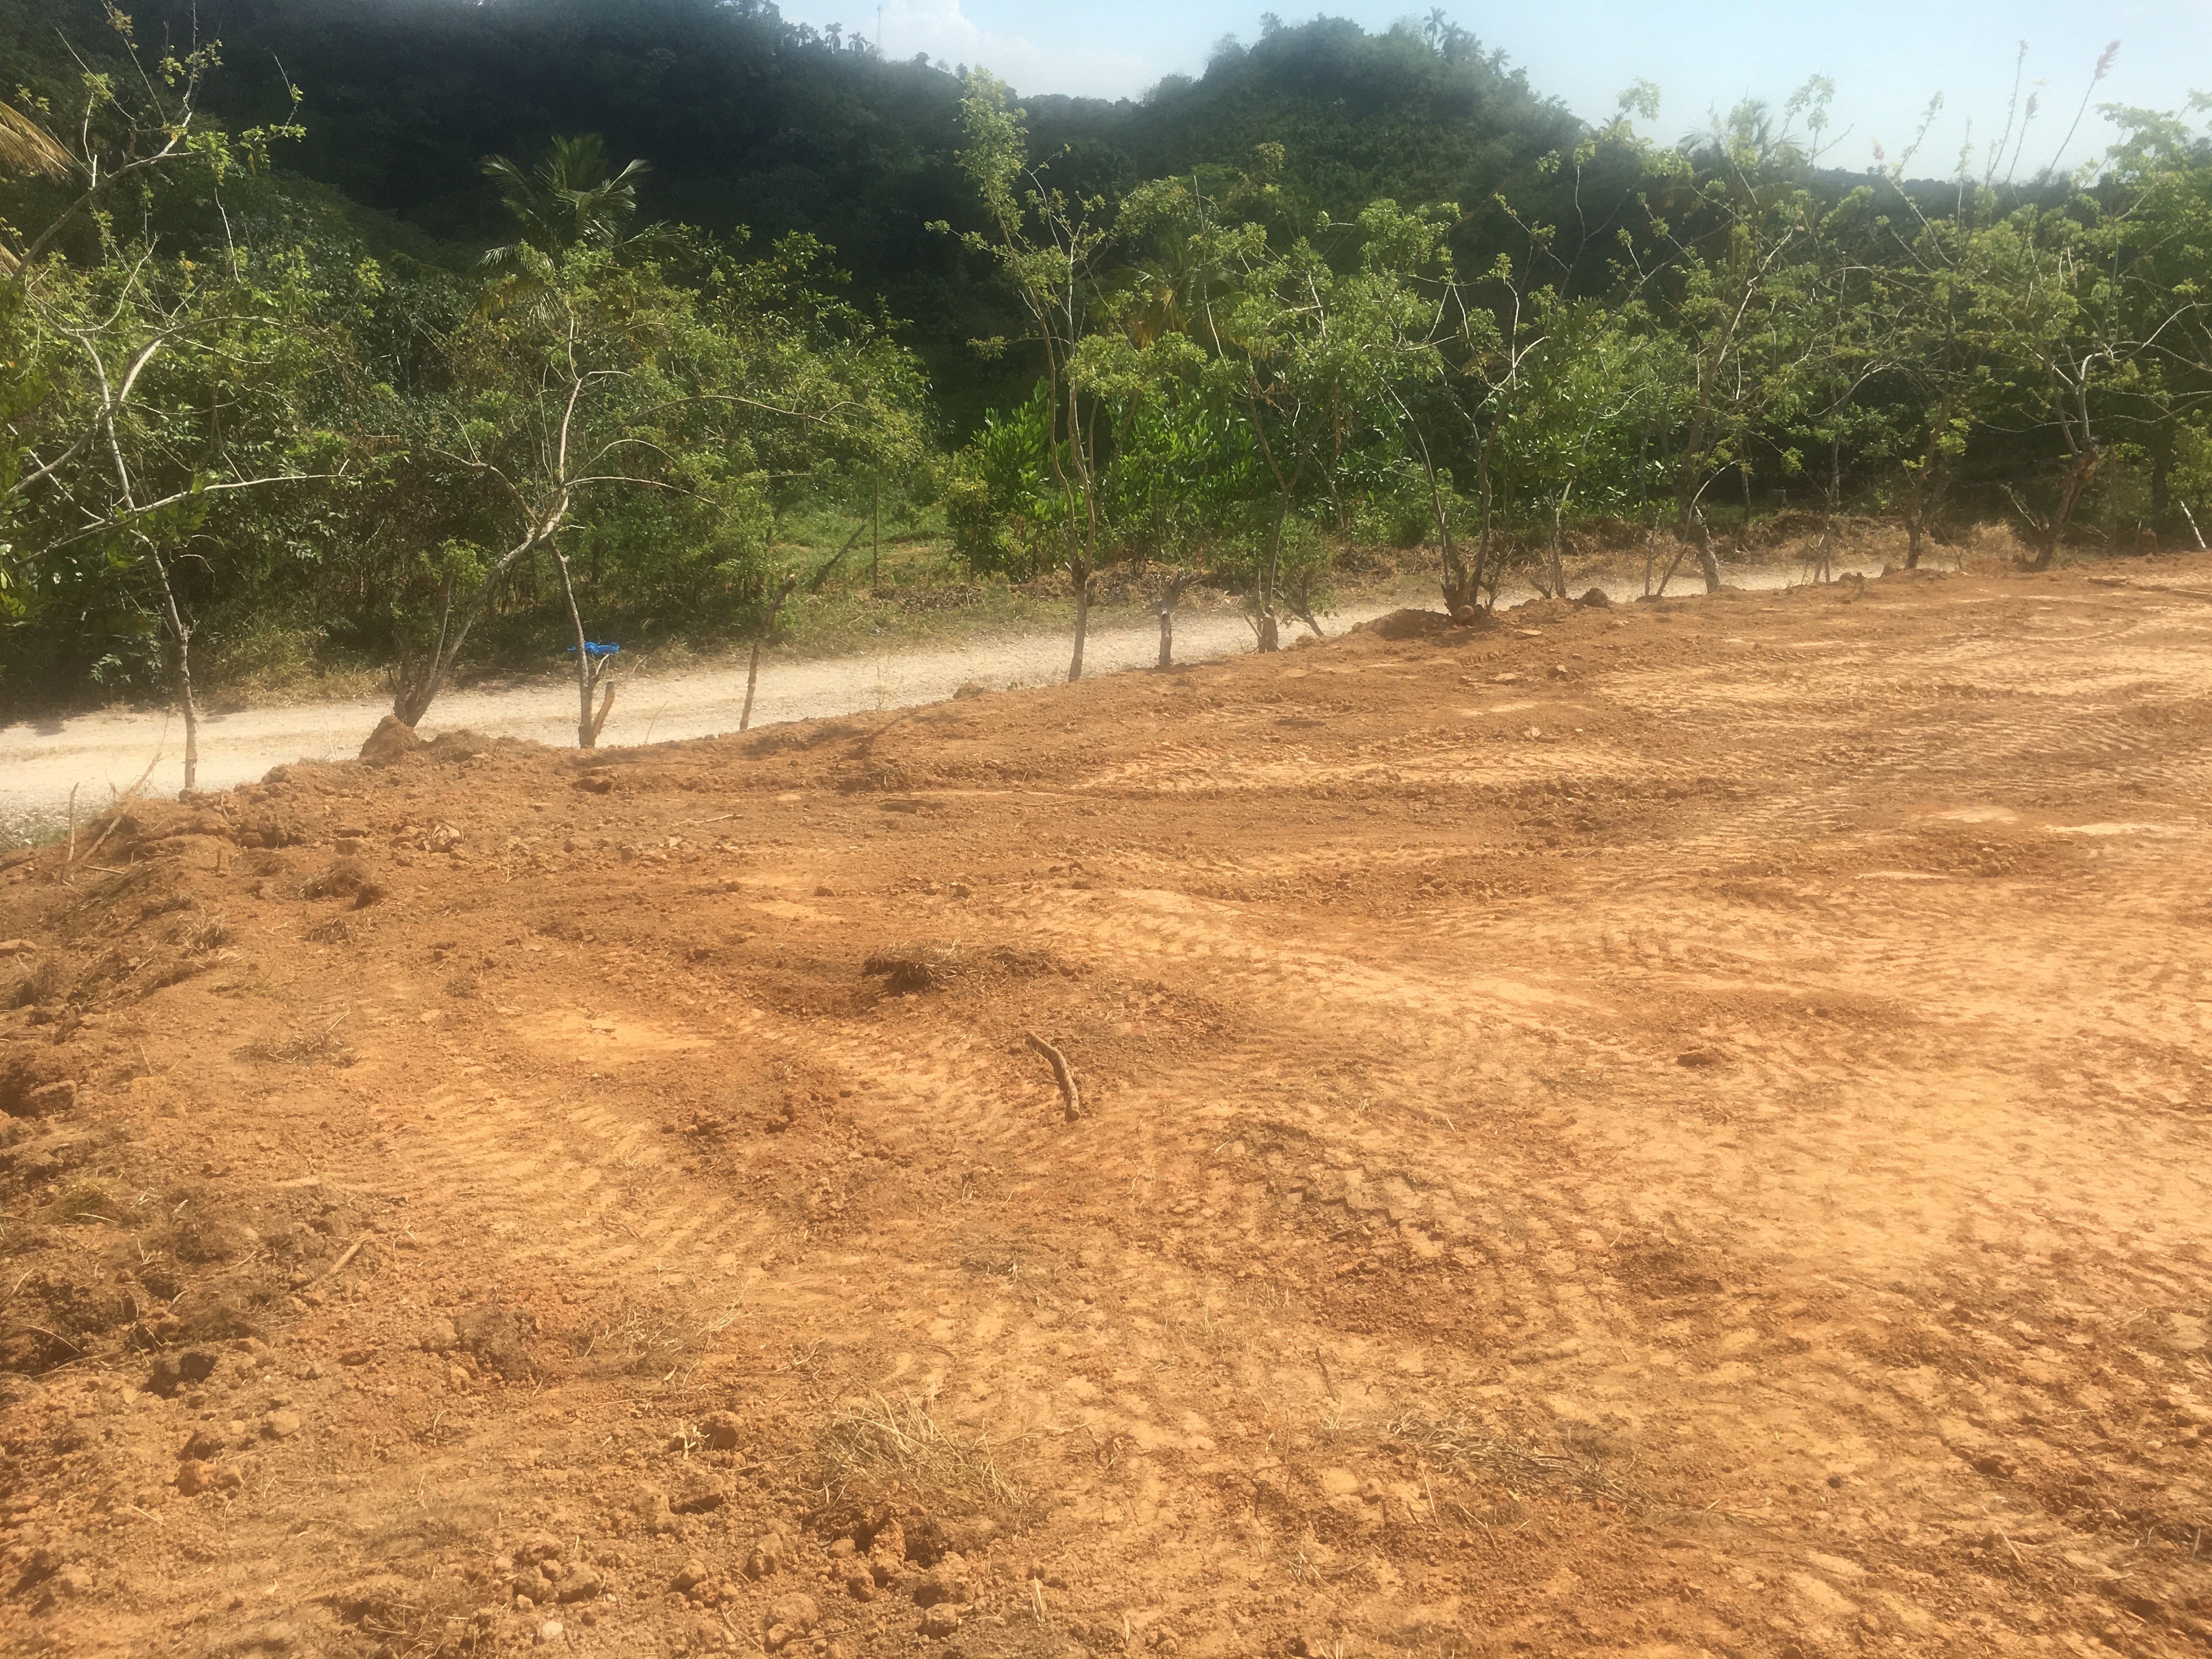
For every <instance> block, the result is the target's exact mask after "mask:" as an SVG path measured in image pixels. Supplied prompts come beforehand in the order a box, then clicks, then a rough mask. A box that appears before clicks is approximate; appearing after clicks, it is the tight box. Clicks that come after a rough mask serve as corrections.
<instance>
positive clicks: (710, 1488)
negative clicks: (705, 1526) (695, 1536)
mask: <svg viewBox="0 0 2212 1659" xmlns="http://www.w3.org/2000/svg"><path fill="white" fill-rule="evenodd" d="M729 1497H730V1492H729V1488H728V1487H726V1486H724V1485H723V1484H722V1483H721V1482H720V1481H719V1480H715V1479H714V1477H713V1476H712V1475H709V1474H693V1475H692V1476H691V1478H690V1480H686V1481H685V1482H684V1485H683V1486H681V1487H680V1488H678V1492H677V1494H676V1496H675V1498H672V1499H671V1500H670V1503H669V1505H668V1507H669V1508H670V1509H671V1510H675V1511H676V1513H677V1514H678V1515H704V1514H705V1513H706V1512H707V1511H708V1510H718V1509H720V1508H721V1507H722V1505H723V1504H726V1503H727V1502H728V1501H729Z"/></svg>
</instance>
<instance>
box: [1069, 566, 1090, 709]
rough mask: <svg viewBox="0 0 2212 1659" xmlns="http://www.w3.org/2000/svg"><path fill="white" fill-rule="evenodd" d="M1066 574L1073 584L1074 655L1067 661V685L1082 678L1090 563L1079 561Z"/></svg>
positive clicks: (1088, 617)
mask: <svg viewBox="0 0 2212 1659" xmlns="http://www.w3.org/2000/svg"><path fill="white" fill-rule="evenodd" d="M1068 574H1069V575H1070V576H1071V577H1072V578H1073V580H1074V582H1075V654H1074V655H1073V656H1072V657H1070V658H1069V659H1068V660H1067V683H1068V684H1070V685H1073V684H1075V682H1076V681H1078V680H1079V679H1081V678H1083V641H1084V640H1085V638H1086V637H1087V636H1088V635H1089V634H1090V632H1091V561H1090V560H1089V559H1079V560H1077V561H1076V562H1075V565H1074V567H1073V568H1072V569H1071V570H1070V571H1069V572H1068Z"/></svg>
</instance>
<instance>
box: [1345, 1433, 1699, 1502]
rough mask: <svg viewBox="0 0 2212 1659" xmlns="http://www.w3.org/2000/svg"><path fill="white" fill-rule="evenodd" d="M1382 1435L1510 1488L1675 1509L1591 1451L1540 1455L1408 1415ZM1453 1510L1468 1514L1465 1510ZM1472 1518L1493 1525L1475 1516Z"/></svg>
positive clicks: (1436, 1463)
mask: <svg viewBox="0 0 2212 1659" xmlns="http://www.w3.org/2000/svg"><path fill="white" fill-rule="evenodd" d="M1383 1433H1384V1434H1385V1435H1386V1436H1388V1437H1389V1438H1391V1439H1393V1440H1395V1441H1399V1442H1401V1443H1405V1444H1407V1445H1408V1446H1410V1447H1411V1448H1412V1449H1413V1450H1414V1451H1415V1452H1417V1453H1418V1454H1419V1456H1420V1458H1421V1460H1422V1461H1423V1462H1425V1463H1427V1464H1429V1465H1431V1466H1432V1467H1434V1468H1437V1469H1441V1470H1449V1471H1452V1472H1454V1473H1455V1474H1462V1475H1468V1476H1478V1475H1487V1476H1490V1477H1492V1478H1493V1479H1495V1480H1498V1481H1500V1482H1502V1483H1503V1484H1504V1485H1505V1486H1507V1487H1508V1488H1512V1487H1516V1486H1517V1487H1520V1488H1522V1489H1524V1490H1534V1489H1535V1488H1537V1487H1539V1486H1549V1487H1553V1488H1554V1489H1558V1488H1565V1490H1567V1491H1569V1492H1573V1493H1575V1494H1576V1495H1577V1496H1579V1497H1582V1498H1592V1499H1603V1500H1605V1501H1607V1502H1608V1503H1613V1504H1620V1506H1621V1507H1622V1508H1624V1509H1639V1510H1649V1509H1669V1508H1673V1507H1675V1506H1674V1505H1673V1504H1668V1502H1666V1501H1665V1500H1664V1499H1662V1498H1656V1497H1654V1496H1653V1495H1652V1494H1651V1493H1650V1492H1644V1491H1642V1490H1640V1489H1638V1487H1636V1486H1633V1485H1632V1484H1628V1483H1626V1482H1625V1481H1624V1480H1622V1479H1621V1478H1620V1477H1619V1476H1617V1475H1616V1474H1614V1472H1613V1470H1612V1469H1611V1468H1609V1467H1608V1466H1607V1464H1606V1463H1605V1462H1604V1461H1603V1460H1602V1459H1601V1458H1600V1457H1599V1456H1598V1455H1596V1454H1595V1452H1594V1451H1592V1450H1589V1449H1582V1448H1577V1447H1573V1446H1568V1447H1565V1448H1563V1449H1560V1450H1559V1451H1540V1450H1538V1449H1536V1448H1535V1447H1534V1446H1528V1445H1521V1444H1516V1443H1514V1442H1512V1441H1510V1440H1501V1439H1499V1438H1498V1437H1496V1436H1495V1435H1493V1434H1492V1433H1490V1432H1489V1431H1487V1430H1486V1429H1485V1428H1483V1427H1482V1426H1481V1425H1480V1424H1478V1423H1474V1422H1471V1421H1469V1420H1468V1419H1466V1418H1464V1417H1461V1416H1457V1415H1455V1414H1447V1415H1444V1416H1432V1415H1431V1414H1430V1413H1426V1412H1420V1411H1411V1412H1407V1413H1403V1414H1401V1415H1400V1416H1398V1417H1395V1418H1393V1419H1390V1420H1389V1421H1388V1422H1386V1423H1385V1424H1383ZM1451 1507H1455V1508H1461V1509H1462V1514H1465V1513H1466V1511H1465V1510H1464V1509H1463V1507H1462V1506H1460V1505H1456V1504H1454V1505H1451ZM1467 1518H1468V1519H1469V1520H1474V1521H1476V1522H1477V1523H1478V1524H1482V1525H1486V1524H1489V1522H1483V1521H1481V1520H1480V1518H1479V1517H1477V1516H1473V1515H1468V1516H1467Z"/></svg>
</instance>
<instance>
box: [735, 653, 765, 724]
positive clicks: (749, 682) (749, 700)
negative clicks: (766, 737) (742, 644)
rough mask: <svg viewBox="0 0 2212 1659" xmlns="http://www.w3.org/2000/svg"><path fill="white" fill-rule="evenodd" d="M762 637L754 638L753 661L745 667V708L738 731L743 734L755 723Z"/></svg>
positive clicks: (739, 721) (740, 714)
mask: <svg viewBox="0 0 2212 1659" xmlns="http://www.w3.org/2000/svg"><path fill="white" fill-rule="evenodd" d="M760 653H761V641H760V636H759V635H757V634H756V635H754V636H753V655H752V660H751V661H750V663H748V664H747V665H746V666H745V706H744V709H743V710H742V711H741V712H740V713H739V714H738V731H740V732H742V731H744V729H745V728H746V727H747V726H750V725H751V724H752V723H753V688H754V687H755V686H757V685H758V684H760Z"/></svg>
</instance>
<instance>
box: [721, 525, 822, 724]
mask: <svg viewBox="0 0 2212 1659" xmlns="http://www.w3.org/2000/svg"><path fill="white" fill-rule="evenodd" d="M843 557H844V555H843V554H842V553H840V554H839V555H837V558H834V559H832V560H830V561H829V564H835V563H836V562H837V559H842V558H843ZM828 574H829V565H827V564H825V565H823V567H822V568H821V570H820V572H819V573H817V574H816V576H815V578H814V586H812V587H810V588H808V589H807V592H810V593H811V592H814V591H815V590H816V589H817V588H819V587H820V586H822V578H823V576H826V575H828ZM797 586H799V578H798V577H796V576H786V577H785V578H784V579H783V586H781V587H779V588H778V589H776V592H775V599H774V600H772V601H771V602H770V603H769V608H768V619H767V620H766V621H765V622H763V623H762V624H761V625H760V630H759V631H758V632H757V633H756V634H755V635H753V650H752V660H751V661H750V662H749V663H748V664H746V665H745V706H744V708H742V709H740V710H739V711H738V731H740V732H742V731H744V729H745V728H746V727H747V726H750V725H751V724H752V723H753V688H754V687H755V686H757V685H758V684H760V659H761V647H762V646H763V645H764V644H765V643H767V641H768V636H769V635H770V634H771V633H773V632H774V631H775V619H776V618H777V617H780V616H781V615H782V614H783V607H784V605H785V603H786V602H787V601H788V600H789V599H790V598H791V595H792V591H793V589H794V588H796V587H797Z"/></svg>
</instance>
